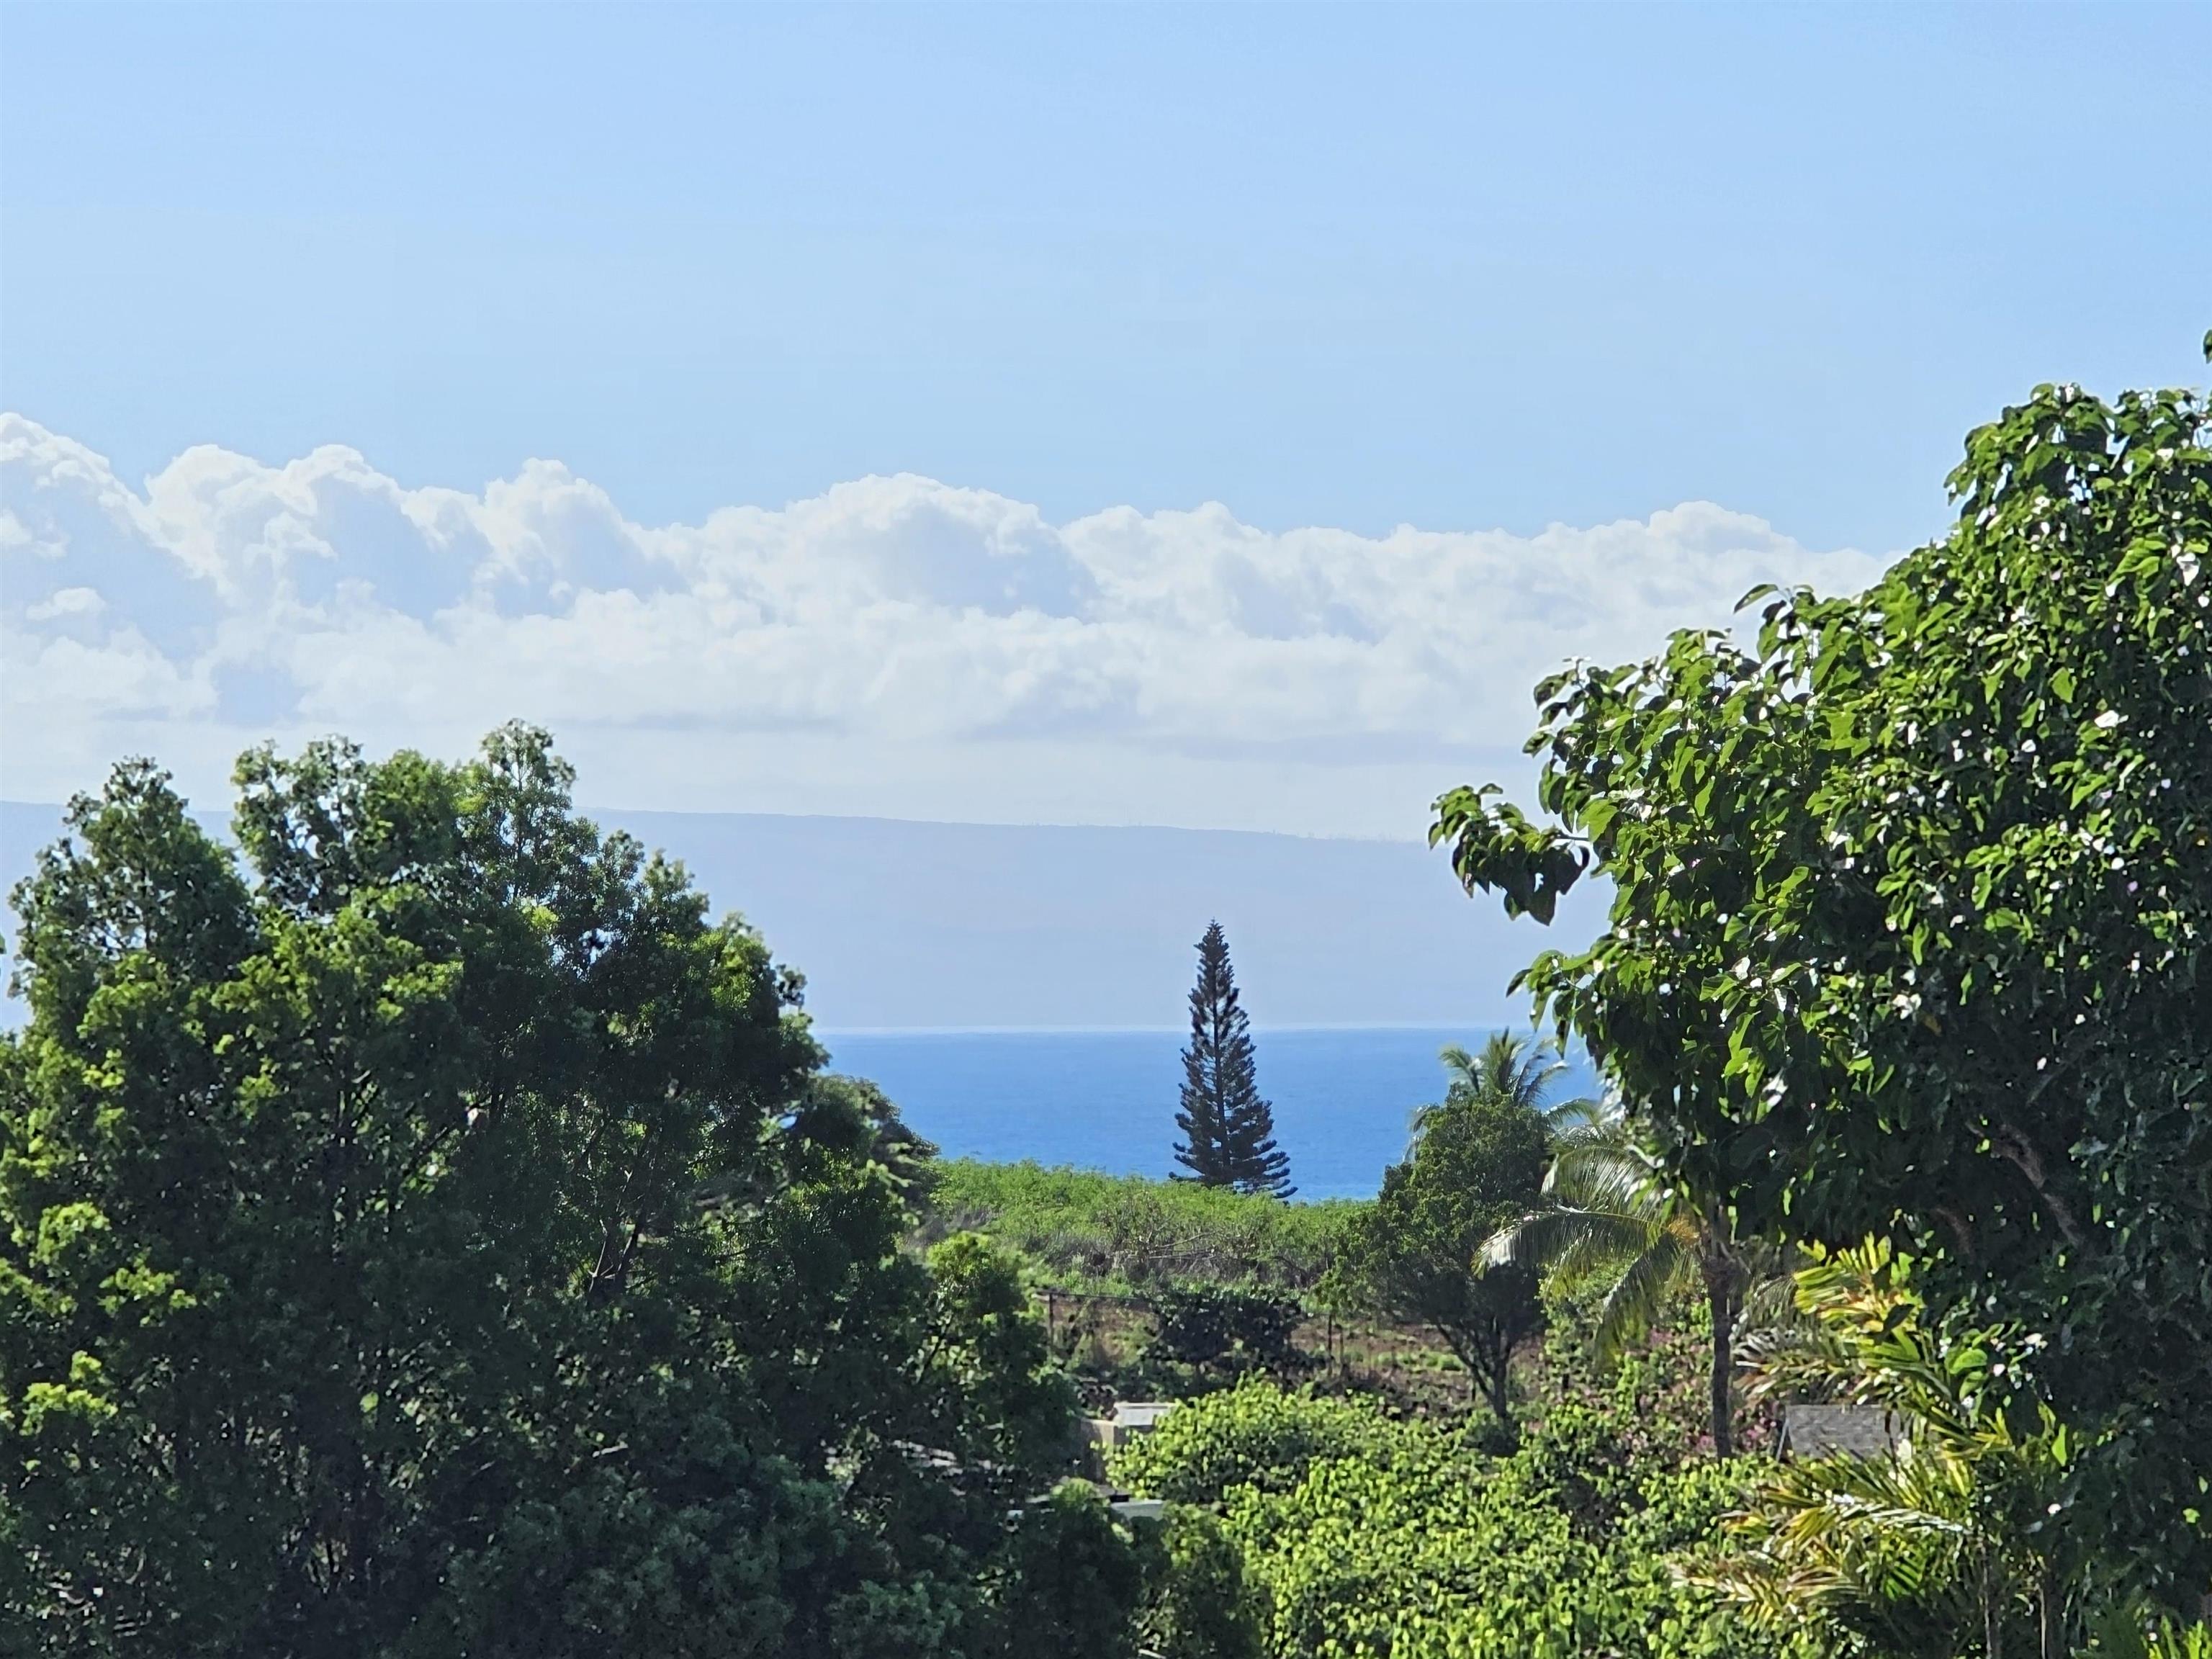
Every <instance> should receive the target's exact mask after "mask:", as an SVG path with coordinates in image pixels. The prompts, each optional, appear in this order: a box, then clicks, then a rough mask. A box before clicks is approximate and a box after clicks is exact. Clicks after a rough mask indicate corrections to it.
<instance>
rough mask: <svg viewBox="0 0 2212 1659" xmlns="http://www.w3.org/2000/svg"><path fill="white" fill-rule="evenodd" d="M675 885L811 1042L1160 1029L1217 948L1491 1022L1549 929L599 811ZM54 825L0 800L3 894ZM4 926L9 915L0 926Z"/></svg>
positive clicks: (1306, 870)
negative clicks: (768, 964)
mask: <svg viewBox="0 0 2212 1659" xmlns="http://www.w3.org/2000/svg"><path fill="white" fill-rule="evenodd" d="M597 816H599V818H600V820H601V821H602V822H603V823H610V824H613V823H619V824H621V825H623V827H625V828H627V829H630V830H631V831H632V832H633V833H634V834H635V835H637V836H639V837H640V838H641V839H642V840H643V841H645V842H647V844H648V845H650V846H655V847H661V848H666V849H667V850H668V851H669V852H670V853H671V854H674V855H675V856H677V857H679V858H681V859H682V860H684V862H685V864H686V865H688V866H690V869H691V871H692V872H693V874H694V875H695V876H696V877H697V878H698V879H699V880H700V882H701V883H702V885H703V886H704V887H705V889H706V890H707V891H708V894H709V895H710V896H711V897H712V899H713V902H714V906H715V908H717V909H722V908H736V909H738V910H739V911H741V912H743V913H744V915H746V916H747V917H748V918H749V919H750V920H751V921H753V922H755V923H756V924H757V925H758V926H759V927H761V928H762V930H763V932H764V933H766V934H767V935H768V938H769V943H770V945H772V946H773V947H774V949H775V953H776V955H777V957H779V958H781V960H783V961H786V962H788V963H793V964H794V965H796V966H797V967H799V969H802V970H803V971H804V972H805V975H806V977H807V985H808V992H807V1006H809V1007H810V1008H811V1010H812V1011H813V1012H814V1014H815V1016H816V1018H817V1020H819V1021H820V1022H821V1023H822V1024H823V1025H825V1026H828V1027H830V1028H833V1029H835V1028H846V1029H850V1028H854V1027H870V1026H963V1025H964V1026H975V1025H988V1026H1055V1025H1059V1026H1126V1025H1175V1024H1180V1023H1181V1022H1182V1019H1183V1018H1184V1009H1183V996H1184V994H1185V992H1186V991H1187V990H1188V986H1189V981H1190V975H1191V963H1192V962H1193V959H1194V958H1193V957H1192V945H1193V944H1194V941H1195V940H1196V939H1197V938H1198V935H1199V933H1200V931H1201V930H1202V929H1203V928H1204V927H1205V926H1206V921H1208V920H1209V919H1210V918H1212V917H1216V916H1218V917H1219V918H1220V920H1221V922H1222V924H1223V926H1224V927H1226V928H1227V929H1228V931H1229V938H1230V943H1231V947H1232V949H1233V951H1235V957H1236V963H1237V975H1238V978H1239V980H1240V981H1241V982H1242V984H1243V987H1244V994H1245V1000H1246V1003H1247V1006H1249V1008H1250V1009H1251V1011H1252V1015H1253V1018H1254V1019H1255V1021H1256V1022H1258V1023H1259V1024H1262V1025H1268V1024H1429V1025H1457V1024H1468V1025H1482V1026H1487V1025H1492V1024H1498V1023H1499V1022H1501V1021H1503V1020H1504V1019H1506V1018H1510V1017H1513V1016H1515V1015H1516V1013H1517V1011H1518V1006H1519V1005H1518V1004H1517V1003H1516V1002H1513V1001H1511V1000H1509V999H1508V998H1507V997H1506V995H1505V983H1506V981H1507V980H1508V979H1509V978H1510V976H1511V975H1512V973H1513V971H1514V970H1515V969H1517V968H1519V967H1520V966H1521V965H1522V964H1523V963H1526V962H1527V961H1528V957H1530V956H1531V955H1533V954H1534V952H1535V951H1537V950H1538V949H1540V948H1541V947H1542V946H1543V945H1546V944H1547V943H1551V942H1553V937H1552V936H1553V935H1558V936H1559V937H1561V938H1577V939H1579V938H1582V937H1586V936H1587V934H1588V933H1589V932H1590V931H1591V928H1592V925H1593V924H1592V921H1591V918H1592V917H1594V915H1595V911H1594V910H1593V909H1592V908H1591V907H1590V906H1589V903H1588V902H1584V903H1583V905H1582V906H1581V907H1580V908H1577V909H1574V910H1572V911H1571V914H1569V915H1565V916H1563V918H1562V926H1561V927H1559V928H1555V929H1553V930H1551V933H1550V934H1547V932H1546V930H1543V929H1541V928H1537V927H1533V926H1531V925H1529V924H1528V923H1526V922H1522V923H1515V924H1509V923H1508V922H1506V921H1504V918H1503V916H1502V915H1500V914H1499V912H1498V908H1497V906H1496V905H1495V903H1494V902H1489V901H1485V902H1480V903H1476V902H1470V901H1469V900H1468V899H1467V898H1465V897H1463V896H1462V895H1461V894H1460V892H1459V890H1458V889H1457V888H1456V886H1455V884H1454V883H1453V881H1452V878H1451V873H1450V871H1449V867H1448V866H1447V865H1446V863H1445V860H1444V858H1443V854H1441V853H1431V852H1428V851H1425V849H1423V848H1419V847H1416V846H1413V845H1409V844H1404V843H1398V842H1358V841H1322V840H1308V839H1303V838H1300V837H1297V836H1270V835H1253V834H1238V833H1231V832H1225V831H1216V830H1190V829H1080V828H1052V827H1033V826H1013V825H981V824H952V823H908V822H903V821H900V820H894V819H886V818H836V817H767V816H757V815H750V814H738V813H672V812H627V813H626V812H601V813H599V814H598V815H597ZM60 822H61V814H60V810H59V809H58V808H57V807H53V806H46V805H23V804H20V803H15V802H7V803H0V879H4V881H5V882H6V884H8V885H9V887H12V886H13V885H14V884H15V880H16V879H17V878H19V877H21V875H22V874H24V873H25V872H27V871H28V869H29V868H30V866H31V861H32V859H33V855H34V854H35V852H36V850H37V848H39V847H40V846H41V845H43V844H45V843H46V842H49V841H51V840H52V838H53V837H54V836H55V835H56V834H58V830H59V827H60ZM9 922H10V925H11V926H12V922H13V917H12V915H11V916H10V917H9Z"/></svg>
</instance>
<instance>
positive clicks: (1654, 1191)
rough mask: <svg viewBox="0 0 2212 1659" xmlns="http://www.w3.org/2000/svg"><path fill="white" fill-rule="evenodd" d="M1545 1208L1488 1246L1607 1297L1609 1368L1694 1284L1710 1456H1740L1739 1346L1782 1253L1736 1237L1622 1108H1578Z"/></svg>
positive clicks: (1599, 1336) (1569, 1115) (1561, 1129)
mask: <svg viewBox="0 0 2212 1659" xmlns="http://www.w3.org/2000/svg"><path fill="white" fill-rule="evenodd" d="M1555 1135H1556V1141H1555V1146H1554V1149H1553V1155H1552V1167H1551V1170H1550V1171H1549V1173H1548V1174H1547V1175H1546V1176H1545V1178H1544V1195H1545V1197H1546V1198H1547V1200H1549V1204H1548V1206H1547V1207H1546V1208H1543V1209H1538V1210H1532V1211H1529V1212H1526V1213H1524V1214H1523V1215H1522V1216H1521V1217H1520V1218H1518V1219H1516V1220H1515V1221H1513V1222H1511V1223H1510V1225H1506V1226H1504V1227H1503V1228H1501V1229H1500V1230H1499V1231H1498V1232H1497V1233H1496V1234H1495V1235H1494V1236H1492V1237H1491V1238H1490V1239H1489V1241H1488V1243H1486V1246H1485V1250H1486V1254H1487V1255H1488V1257H1489V1259H1490V1261H1492V1262H1493V1263H1497V1264H1500V1265H1516V1266H1520V1267H1536V1268H1540V1269H1542V1270H1544V1271H1546V1272H1547V1273H1552V1274H1553V1275H1554V1276H1555V1277H1557V1278H1558V1279H1559V1280H1560V1281H1561V1283H1562V1284H1563V1285H1566V1286H1568V1287H1580V1286H1584V1285H1598V1286H1600V1287H1601V1289H1602V1292H1603V1296H1602V1300H1601V1302H1600V1304H1599V1306H1598V1313H1597V1320H1596V1324H1595V1330H1594V1333H1593V1335H1594V1340H1595V1346H1596V1348H1597V1352H1598V1357H1599V1358H1600V1359H1601V1361H1604V1362H1606V1363H1611V1362H1612V1361H1613V1360H1614V1359H1616V1358H1619V1357H1620V1353H1621V1352H1622V1351H1623V1350H1624V1349H1626V1347H1627V1346H1629V1345H1630V1344H1632V1343H1633V1342H1635V1341H1637V1340H1639V1339H1641V1338H1642V1337H1643V1336H1644V1335H1645V1334H1648V1333H1649V1332H1650V1329H1651V1328H1652V1327H1653V1325H1654V1324H1656V1322H1658V1321H1659V1320H1660V1319H1661V1318H1662V1317H1663V1316H1665V1314H1666V1312H1667V1310H1668V1306H1669V1304H1671V1303H1673V1302H1674V1300H1675V1299H1676V1298H1677V1297H1679V1295H1680V1293H1681V1292H1682V1291H1685V1290H1686V1289H1688V1288H1690V1287H1692V1286H1694V1287H1696V1289H1697V1290H1698V1291H1699V1292H1700V1293H1701V1294H1702V1295H1703V1297H1704V1298H1705V1310H1706V1313H1707V1315H1708V1316H1709V1317H1710V1318H1711V1322H1712V1351H1711V1368H1710V1372H1709V1381H1708V1396H1709V1403H1710V1418H1711V1435H1712V1443H1713V1449H1714V1451H1715V1453H1716V1454H1717V1455H1719V1456H1722V1457H1726V1456H1728V1455H1729V1453H1730V1451H1731V1450H1732V1449H1734V1444H1735V1409H1734V1404H1733V1395H1732V1392H1731V1383H1730V1373H1731V1371H1732V1370H1733V1364H1734V1362H1733V1358H1732V1348H1733V1343H1734V1340H1735V1333H1736V1328H1737V1321H1738V1318H1739V1316H1741V1313H1742V1311H1743V1305H1744V1295H1745V1292H1746V1291H1747V1288H1748V1287H1749V1286H1750V1285H1752V1284H1753V1282H1754V1279H1756V1278H1757V1277H1758V1276H1759V1274H1761V1273H1767V1272H1771V1269H1772V1265H1773V1261H1774V1259H1775V1258H1774V1252H1773V1251H1771V1249H1765V1248H1762V1247H1760V1246H1758V1245H1755V1244H1752V1243H1746V1242H1745V1241H1742V1240H1740V1239H1738V1238H1737V1237H1736V1236H1735V1230H1734V1228H1733V1226H1732V1225H1731V1223H1730V1220H1729V1214H1728V1212H1727V1211H1726V1209H1725V1208H1724V1207H1723V1206H1721V1205H1719V1204H1717V1203H1716V1202H1713V1201H1712V1200H1707V1199H1701V1198H1699V1196H1697V1195H1696V1194H1692V1193H1691V1192H1690V1191H1688V1190H1687V1189H1686V1188H1685V1187H1684V1186H1683V1185H1682V1184H1681V1183H1680V1182H1678V1181H1674V1180H1672V1179H1670V1178H1669V1177H1668V1175H1667V1173H1666V1170H1665V1169H1664V1167H1663V1165H1662V1164H1661V1162H1660V1160H1659V1158H1657V1157H1656V1155H1655V1154H1654V1153H1653V1152H1651V1151H1650V1149H1649V1148H1648V1147H1646V1146H1644V1145H1643V1144H1641V1143H1640V1142H1639V1141H1638V1139H1636V1137H1635V1135H1634V1133H1633V1132H1632V1130H1631V1128H1630V1127H1629V1123H1628V1120H1627V1117H1626V1115H1625V1114H1624V1113H1623V1112H1622V1111H1621V1110H1620V1108H1619V1106H1618V1105H1607V1106H1602V1107H1591V1106H1589V1104H1588V1103H1583V1102H1575V1103H1570V1105H1569V1107H1568V1108H1567V1109H1565V1110H1563V1111H1562V1113H1561V1114H1560V1115H1559V1121H1558V1122H1557V1124H1556V1127H1555Z"/></svg>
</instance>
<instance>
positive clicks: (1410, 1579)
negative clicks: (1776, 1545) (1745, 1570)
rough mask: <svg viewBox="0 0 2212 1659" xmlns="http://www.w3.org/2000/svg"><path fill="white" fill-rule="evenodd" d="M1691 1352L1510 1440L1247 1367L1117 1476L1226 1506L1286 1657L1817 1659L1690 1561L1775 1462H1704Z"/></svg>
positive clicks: (1644, 1367) (1228, 1524)
mask: <svg viewBox="0 0 2212 1659" xmlns="http://www.w3.org/2000/svg"><path fill="white" fill-rule="evenodd" d="M1685 1363H1686V1365H1687V1367H1688V1368H1689V1370H1694V1368H1695V1364H1696V1358H1695V1355H1694V1352H1690V1351H1688V1350H1686V1349H1684V1350H1678V1351H1676V1352H1672V1353H1670V1354H1668V1355H1666V1356H1662V1357H1660V1358H1656V1359H1653V1358H1645V1359H1641V1360H1638V1361H1636V1362H1634V1363H1632V1364H1630V1365H1629V1366H1628V1367H1626V1369H1625V1370H1624V1372H1623V1374H1622V1376H1620V1378H1619V1379H1618V1381H1617V1383H1616V1385H1615V1386H1614V1387H1613V1389H1610V1390H1607V1391H1605V1392H1603V1393H1598V1394H1591V1393H1589V1392H1588V1391H1584V1392H1583V1397H1581V1398H1565V1397H1561V1396H1560V1395H1558V1394H1553V1395H1550V1396H1549V1397H1548V1398H1547V1400H1546V1401H1545V1402H1544V1405H1543V1407H1542V1413H1541V1416H1540V1417H1539V1419H1537V1420H1536V1421H1535V1422H1534V1423H1533V1424H1532V1425H1531V1427H1530V1429H1529V1431H1528V1434H1527V1435H1526V1437H1524V1439H1523V1441H1522V1444H1521V1445H1520V1446H1519V1447H1518V1448H1517V1449H1516V1450H1514V1451H1513V1452H1511V1453H1510V1455H1504V1456H1499V1455H1492V1454H1491V1453H1489V1452H1486V1451H1485V1450H1484V1449H1481V1447H1480V1445H1479V1444H1478V1443H1476V1442H1474V1440H1471V1439H1470V1438H1469V1437H1468V1436H1467V1435H1466V1434H1465V1433H1463V1432H1462V1431H1461V1429H1460V1428H1459V1426H1458V1425H1454V1424H1451V1423H1448V1422H1447V1423H1440V1422H1432V1421H1423V1420H1419V1419H1411V1420H1397V1419H1391V1418H1389V1417H1387V1416H1385V1415H1384V1414H1383V1413H1382V1412H1381V1411H1379V1410H1378V1409H1377V1407H1376V1406H1375V1405H1374V1404H1373V1403H1372V1402H1371V1401H1365V1400H1349V1401H1347V1400H1332V1399H1327V1398H1322V1397H1319V1396H1316V1395H1312V1394H1310V1393H1296V1394H1294V1393H1286V1392H1285V1391H1284V1390H1282V1389H1279V1388H1278V1387H1276V1386H1275V1385H1273V1384H1271V1383H1246V1384H1244V1385H1243V1386H1241V1387H1239V1388H1238V1389H1235V1390H1233V1391H1231V1392H1228V1393H1223V1394H1217V1395H1212V1396H1210V1397H1208V1398H1206V1399H1205V1400H1201V1401H1194V1402H1193V1403H1191V1404H1189V1405H1187V1406H1185V1407H1182V1408H1181V1409H1180V1410H1179V1411H1177V1412H1176V1413H1175V1414H1174V1415H1173V1416H1170V1418H1169V1419H1167V1420H1166V1421H1165V1422H1164V1423H1163V1424H1162V1425H1160V1428H1159V1429H1158V1431H1157V1432H1156V1433H1154V1434H1153V1435H1152V1437H1150V1438H1149V1439H1147V1440H1145V1441H1142V1442H1139V1443H1138V1444H1137V1445H1136V1446H1134V1447H1133V1448H1132V1449H1130V1450H1128V1451H1127V1452H1126V1453H1124V1454H1122V1455H1121V1456H1120V1458H1119V1459H1118V1460H1117V1462H1116V1466H1115V1467H1116V1472H1117V1474H1119V1475H1120V1476H1121V1478H1122V1479H1124V1480H1127V1482H1128V1483H1129V1484H1130V1485H1131V1486H1133V1487H1134V1488H1136V1489H1137V1490H1139V1491H1146V1492H1156V1493H1158V1494H1159V1495H1161V1496H1164V1497H1170V1498H1176V1499H1177V1500H1179V1501H1182V1502H1188V1503H1204V1504H1218V1505H1219V1506H1220V1513H1221V1523H1220V1524H1221V1533H1222V1536H1223V1537H1224V1539H1225V1541H1227V1542H1228V1543H1229V1544H1231V1546H1232V1547H1234V1548H1235V1550H1236V1551H1237V1560H1238V1565H1239V1568H1240V1570H1241V1573H1242V1575H1243V1594H1244V1595H1246V1596H1247V1597H1249V1598H1250V1599H1251V1600H1252V1601H1254V1602H1255V1604H1256V1605H1257V1606H1258V1607H1260V1608H1261V1609H1262V1623H1263V1633H1262V1638H1261V1643H1260V1645H1259V1647H1258V1649H1257V1651H1258V1652H1260V1653H1262V1654H1266V1655H1269V1656H1278V1659H1292V1656H1306V1655H1328V1656H1343V1659H1354V1656H1359V1659H1366V1656H1374V1659H1381V1656H1384V1655H1391V1654H1401V1655H1402V1654H1409V1653H1412V1654H1437V1655H1451V1656H1460V1655H1464V1656H1468V1659H1522V1656H1528V1655H1557V1656H1561V1659H1566V1656H1581V1655H1585V1654H1609V1655H1621V1656H1628V1655H1635V1656H1660V1655H1664V1656H1668V1659H1784V1656H1787V1659H1816V1656H1820V1655H1823V1654H1825V1653H1826V1652H1827V1651H1828V1650H1827V1649H1826V1648H1825V1647H1823V1646H1821V1645H1820V1638H1819V1635H1818V1632H1813V1631H1807V1632H1799V1633H1796V1634H1790V1633H1783V1634H1779V1635H1769V1634H1765V1633H1763V1632H1759V1631H1758V1630H1756V1629H1754V1628H1753V1627H1752V1626H1748V1625H1747V1624H1746V1623H1745V1622H1744V1621H1743V1620H1741V1619H1738V1618H1735V1617H1734V1616H1733V1615H1734V1609H1733V1607H1732V1606H1731V1605H1730V1603H1729V1601H1728V1600H1727V1598H1726V1597H1725V1596H1724V1595H1722V1594H1721V1593H1720V1592H1718V1591H1717V1590H1716V1589H1712V1588H1711V1587H1709V1586H1706V1585H1704V1584H1702V1583H1696V1582H1693V1581H1692V1579H1691V1577H1689V1576H1688V1574H1687V1571H1686V1569H1687V1568H1688V1567H1689V1566H1690V1565H1692V1564H1694V1563H1699V1562H1702V1561H1704V1560H1705V1559H1707V1558H1708V1557H1709V1556H1710V1554H1711V1553H1712V1552H1713V1551H1715V1550H1716V1549H1724V1548H1726V1547H1727V1540H1726V1536H1725V1534H1724V1532H1723V1528H1722V1517H1723V1516H1724V1515H1725V1514H1727V1513H1728V1512H1729V1510H1732V1509H1734V1508H1735V1507H1736V1506H1738V1505H1740V1504H1742V1503H1743V1502H1744V1501H1745V1499H1746V1498H1747V1495H1748V1494H1749V1492H1751V1490H1752V1487H1753V1483H1754V1482H1755V1480H1757V1479H1758V1478H1759V1468H1758V1466H1756V1465H1753V1464H1752V1463H1750V1462H1738V1463H1735V1464H1733V1465H1728V1466H1720V1465H1711V1464H1704V1465H1700V1464H1697V1463H1695V1462H1691V1461H1689V1460H1688V1458H1687V1455H1686V1447H1687V1442H1688V1439H1689V1436H1690V1428H1689V1422H1688V1421H1687V1420H1685V1419H1694V1415H1695V1412H1696V1403H1695V1401H1696V1390H1695V1387H1694V1380H1693V1379H1691V1386H1690V1387H1688V1388H1687V1389H1674V1390H1673V1391H1672V1394H1671V1395H1669V1394H1668V1390H1667V1389H1666V1388H1665V1387H1664V1383H1663V1377H1662V1373H1663V1372H1664V1371H1665V1370H1667V1368H1668V1365H1669V1364H1672V1365H1674V1366H1675V1367H1676V1368H1677V1369H1680V1368H1681V1367H1682V1366H1683V1365H1684V1364H1685Z"/></svg>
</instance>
